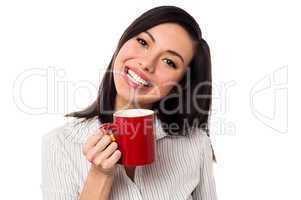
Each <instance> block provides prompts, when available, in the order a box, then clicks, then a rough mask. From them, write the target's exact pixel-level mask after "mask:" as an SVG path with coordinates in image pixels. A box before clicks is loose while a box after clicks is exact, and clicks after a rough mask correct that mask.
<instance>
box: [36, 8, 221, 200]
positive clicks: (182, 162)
mask: <svg viewBox="0 0 301 200" xmlns="http://www.w3.org/2000/svg"><path fill="white" fill-rule="evenodd" d="M200 96H201V97H200ZM204 97H205V98H204ZM210 107H211V61H210V53H209V47H208V45H207V43H206V41H205V40H204V39H203V38H202V34H201V30H200V28H199V26H198V24H197V22H196V21H195V20H194V19H193V18H192V17H191V16H190V15H189V14H188V13H187V12H185V11H184V10H182V9H180V8H178V7H174V6H161V7H156V8H153V9H151V10H149V11H147V12H146V13H144V14H142V15H141V16H140V17H139V18H137V19H136V20H135V21H134V22H133V23H132V24H131V25H130V26H129V27H128V28H127V29H126V31H125V32H124V34H123V35H122V37H121V39H120V41H119V43H118V46H117V49H116V51H115V53H114V55H113V57H112V60H111V62H110V64H109V66H108V68H107V71H106V74H105V75H104V78H103V80H102V83H101V85H100V88H99V94H98V97H97V99H96V101H95V102H94V103H93V104H92V105H90V106H89V107H87V108H86V109H84V110H82V111H79V112H74V113H71V114H68V115H66V116H68V117H73V120H72V121H71V122H69V123H66V124H65V125H63V126H62V127H59V128H57V129H55V130H53V131H51V132H50V133H49V134H47V135H45V136H44V138H43V152H42V154H43V155H42V156H43V162H42V165H43V166H42V172H43V173H42V175H43V177H42V186H41V187H42V191H43V198H44V199H52V200H55V199H70V200H71V199H81V200H94V199H95V200H96V199H134V200H136V199H173V200H174V199H202V200H204V199H216V192H215V181H214V177H213V169H212V162H213V160H215V159H214V154H213V151H212V148H211V143H210V138H209V129H208V121H209V113H210ZM128 108H147V109H152V110H154V111H155V113H156V121H157V123H156V124H157V130H156V135H155V136H156V155H157V157H156V160H155V162H154V163H153V164H150V165H146V166H137V167H124V166H122V165H119V164H117V161H118V160H119V159H120V157H121V156H122V155H121V152H120V151H119V150H118V145H117V143H116V142H114V141H112V139H111V137H110V136H109V135H108V134H107V132H106V131H105V130H102V129H99V128H98V127H99V125H100V124H102V123H106V122H111V121H112V113H113V112H115V111H117V110H121V109H128Z"/></svg>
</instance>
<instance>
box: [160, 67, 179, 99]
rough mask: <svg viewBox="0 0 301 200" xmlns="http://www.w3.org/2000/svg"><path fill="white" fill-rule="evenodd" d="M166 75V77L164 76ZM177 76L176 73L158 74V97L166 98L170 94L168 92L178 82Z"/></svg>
mask: <svg viewBox="0 0 301 200" xmlns="http://www.w3.org/2000/svg"><path fill="white" fill-rule="evenodd" d="M164 74H167V75H164ZM179 77H180V76H179V74H177V73H170V72H169V73H160V75H158V76H157V80H158V81H157V84H156V85H157V90H159V92H160V96H166V95H168V93H169V92H170V90H171V89H172V88H173V87H174V86H176V85H178V82H179Z"/></svg>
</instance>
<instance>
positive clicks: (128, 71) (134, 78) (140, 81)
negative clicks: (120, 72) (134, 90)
mask: <svg viewBox="0 0 301 200" xmlns="http://www.w3.org/2000/svg"><path fill="white" fill-rule="evenodd" d="M125 73H126V76H127V77H128V78H129V79H130V80H131V81H132V82H134V83H136V84H137V85H140V86H144V87H152V83H151V82H149V81H146V80H144V79H143V78H141V77H140V76H139V75H138V74H136V73H135V72H134V71H132V70H131V69H129V67H125Z"/></svg>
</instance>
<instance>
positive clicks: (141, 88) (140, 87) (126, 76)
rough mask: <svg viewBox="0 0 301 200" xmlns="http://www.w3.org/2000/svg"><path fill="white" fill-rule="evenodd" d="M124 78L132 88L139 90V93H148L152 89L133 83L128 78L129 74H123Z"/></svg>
mask: <svg viewBox="0 0 301 200" xmlns="http://www.w3.org/2000/svg"><path fill="white" fill-rule="evenodd" d="M123 77H124V79H125V81H126V82H127V84H128V85H129V86H130V87H131V88H134V89H137V90H139V91H147V90H149V89H150V88H151V87H146V86H143V85H140V84H137V83H135V82H133V81H132V80H131V79H130V78H129V77H128V74H127V72H125V71H124V72H123Z"/></svg>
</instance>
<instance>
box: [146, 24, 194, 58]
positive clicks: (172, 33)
mask: <svg viewBox="0 0 301 200" xmlns="http://www.w3.org/2000/svg"><path fill="white" fill-rule="evenodd" d="M147 31H148V32H149V33H151V34H152V35H153V37H154V38H155V40H156V43H155V45H157V46H158V48H160V49H162V50H163V51H164V50H167V49H170V50H174V51H176V52H178V53H180V54H181V55H182V56H183V57H184V60H185V61H187V60H189V59H190V58H191V57H192V55H193V49H194V42H193V40H192V39H191V37H190V35H189V34H188V32H187V31H186V30H185V29H184V28H183V27H182V26H180V25H178V24H176V23H164V24H159V25H157V26H154V27H152V28H150V29H148V30H147Z"/></svg>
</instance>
